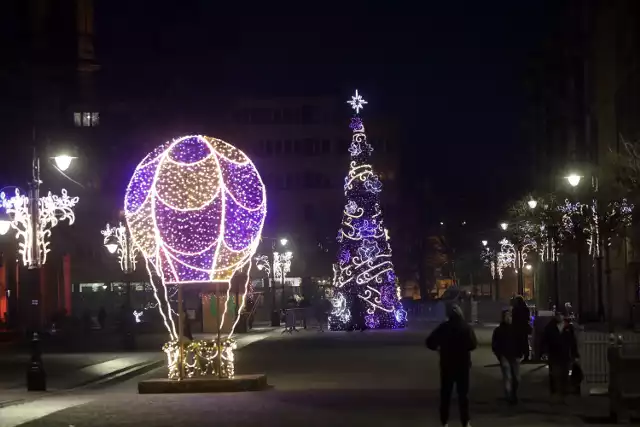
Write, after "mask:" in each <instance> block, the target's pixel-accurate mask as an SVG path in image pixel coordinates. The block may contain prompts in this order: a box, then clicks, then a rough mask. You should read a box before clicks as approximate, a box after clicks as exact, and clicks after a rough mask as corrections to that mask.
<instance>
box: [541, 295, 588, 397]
mask: <svg viewBox="0 0 640 427" xmlns="http://www.w3.org/2000/svg"><path fill="white" fill-rule="evenodd" d="M566 314H567V313H566V309H565V308H564V307H559V308H558V309H557V310H556V315H555V317H554V318H553V319H552V320H551V321H550V322H549V324H548V325H547V326H546V327H545V329H544V332H543V336H542V351H543V353H544V354H546V355H547V360H548V363H549V391H550V392H551V398H552V400H555V401H558V402H559V403H565V399H566V396H567V394H568V392H569V372H570V370H571V367H572V365H573V364H575V363H578V361H579V360H580V354H579V353H578V343H577V340H576V333H575V330H574V329H573V326H572V325H571V323H570V322H568V321H567V319H566Z"/></svg>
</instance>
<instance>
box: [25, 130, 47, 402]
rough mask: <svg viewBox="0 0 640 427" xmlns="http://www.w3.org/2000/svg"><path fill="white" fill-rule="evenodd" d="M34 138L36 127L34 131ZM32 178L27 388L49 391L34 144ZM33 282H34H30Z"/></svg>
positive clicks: (38, 192)
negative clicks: (42, 345)
mask: <svg viewBox="0 0 640 427" xmlns="http://www.w3.org/2000/svg"><path fill="white" fill-rule="evenodd" d="M33 137H34V141H35V129H34V132H33ZM31 166H32V169H31V174H32V180H31V182H30V185H29V228H30V229H29V232H30V233H31V234H30V235H29V239H30V243H31V250H30V251H29V252H30V256H31V260H30V262H29V265H28V268H29V273H28V277H30V279H31V280H29V281H27V283H28V286H29V287H31V290H30V291H29V292H27V293H28V294H29V295H31V296H32V300H31V301H30V302H31V305H30V310H29V317H30V319H29V324H30V332H31V360H30V362H29V367H28V369H27V390H28V391H46V389H47V377H46V373H45V370H44V364H43V363H42V351H41V348H40V337H39V335H38V332H39V331H40V323H41V320H40V309H41V307H40V274H39V272H40V270H39V269H40V267H41V258H40V246H39V245H38V230H40V211H39V205H38V204H39V202H40V160H39V159H38V156H37V152H36V149H35V147H34V148H33V159H32V163H31ZM29 282H31V283H29Z"/></svg>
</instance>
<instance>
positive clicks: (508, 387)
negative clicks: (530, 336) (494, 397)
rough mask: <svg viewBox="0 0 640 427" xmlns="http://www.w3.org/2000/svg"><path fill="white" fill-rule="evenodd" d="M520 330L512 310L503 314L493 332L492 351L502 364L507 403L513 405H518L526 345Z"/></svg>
mask: <svg viewBox="0 0 640 427" xmlns="http://www.w3.org/2000/svg"><path fill="white" fill-rule="evenodd" d="M518 332H519V331H518V330H517V328H516V327H515V326H514V325H513V317H512V313H511V310H504V311H503V312H502V322H501V323H500V326H498V327H497V328H496V329H495V330H494V331H493V338H492V339H491V349H492V350H493V354H495V355H496V357H497V358H498V362H500V369H501V370H502V379H503V381H504V392H505V395H506V398H507V401H508V402H509V403H511V404H516V403H518V385H519V384H520V360H521V359H522V358H523V357H524V354H525V350H528V344H527V348H526V349H525V344H524V342H523V341H522V340H520V339H518V338H519V336H518Z"/></svg>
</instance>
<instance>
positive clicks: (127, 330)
mask: <svg viewBox="0 0 640 427" xmlns="http://www.w3.org/2000/svg"><path fill="white" fill-rule="evenodd" d="M100 234H102V236H103V244H104V247H105V248H107V251H108V252H109V253H110V254H112V255H115V254H117V255H118V262H119V264H120V269H121V270H122V272H123V273H124V274H125V277H126V283H125V286H126V287H127V290H126V295H127V297H126V298H127V303H126V306H125V307H124V313H123V321H124V325H123V326H124V330H123V332H124V347H125V349H128V350H133V349H134V348H135V337H134V336H133V334H132V330H131V329H132V328H131V324H132V322H131V321H130V320H131V319H130V318H129V314H130V312H131V274H132V273H133V272H134V271H135V270H136V256H137V255H138V249H137V247H136V246H135V244H134V241H133V238H132V236H131V233H130V232H129V230H128V229H127V227H126V226H125V225H124V224H122V223H121V222H120V223H118V225H117V226H116V227H112V226H111V225H110V224H109V223H107V226H106V227H105V229H104V230H102V231H100ZM180 315H182V313H181V314H180ZM133 316H134V317H135V318H136V321H137V316H136V314H133Z"/></svg>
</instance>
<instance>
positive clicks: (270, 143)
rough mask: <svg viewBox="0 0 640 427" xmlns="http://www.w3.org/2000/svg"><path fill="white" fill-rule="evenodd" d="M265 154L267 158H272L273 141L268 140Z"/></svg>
mask: <svg viewBox="0 0 640 427" xmlns="http://www.w3.org/2000/svg"><path fill="white" fill-rule="evenodd" d="M265 153H266V155H267V156H270V155H272V154H273V141H271V140H267V146H266V149H265Z"/></svg>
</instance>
